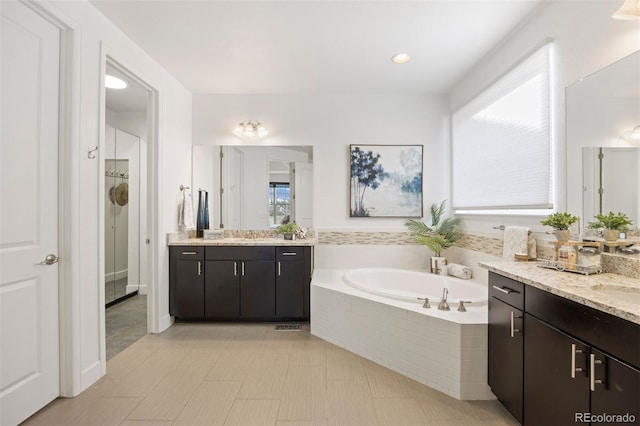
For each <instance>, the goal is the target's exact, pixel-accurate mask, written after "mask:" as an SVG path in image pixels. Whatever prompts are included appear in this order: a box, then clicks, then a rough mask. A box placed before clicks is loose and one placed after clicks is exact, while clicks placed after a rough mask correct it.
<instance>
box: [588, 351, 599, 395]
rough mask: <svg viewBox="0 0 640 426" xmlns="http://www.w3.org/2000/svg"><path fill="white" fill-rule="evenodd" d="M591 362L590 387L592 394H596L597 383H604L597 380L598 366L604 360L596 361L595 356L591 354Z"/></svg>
mask: <svg viewBox="0 0 640 426" xmlns="http://www.w3.org/2000/svg"><path fill="white" fill-rule="evenodd" d="M589 360H590V363H589V364H590V365H589V387H590V388H591V392H595V390H596V383H597V384H600V383H602V380H596V364H602V360H599V359H596V355H595V354H591V355H590V356H589Z"/></svg>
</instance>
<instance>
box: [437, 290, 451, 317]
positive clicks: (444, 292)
mask: <svg viewBox="0 0 640 426" xmlns="http://www.w3.org/2000/svg"><path fill="white" fill-rule="evenodd" d="M448 294H449V289H447V288H446V287H445V288H444V289H443V290H442V300H440V303H439V304H438V309H439V310H441V311H449V310H451V309H450V308H449V304H448V303H447V295H448Z"/></svg>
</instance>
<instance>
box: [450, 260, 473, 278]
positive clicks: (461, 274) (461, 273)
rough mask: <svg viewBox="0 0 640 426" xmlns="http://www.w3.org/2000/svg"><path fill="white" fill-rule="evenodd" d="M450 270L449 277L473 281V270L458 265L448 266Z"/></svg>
mask: <svg viewBox="0 0 640 426" xmlns="http://www.w3.org/2000/svg"><path fill="white" fill-rule="evenodd" d="M448 268H449V269H448V272H449V275H451V276H453V277H456V278H462V279H463V280H468V279H471V276H472V275H473V271H471V268H469V267H468V266H465V265H460V264H458V263H450V264H449V265H448Z"/></svg>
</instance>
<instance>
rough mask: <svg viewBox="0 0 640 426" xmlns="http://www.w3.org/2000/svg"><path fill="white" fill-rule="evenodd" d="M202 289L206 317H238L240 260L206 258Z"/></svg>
mask: <svg viewBox="0 0 640 426" xmlns="http://www.w3.org/2000/svg"><path fill="white" fill-rule="evenodd" d="M206 270H207V274H206V278H205V291H204V300H205V303H204V306H205V308H204V309H205V315H206V317H207V318H217V319H238V318H240V262H238V261H234V260H207V261H206Z"/></svg>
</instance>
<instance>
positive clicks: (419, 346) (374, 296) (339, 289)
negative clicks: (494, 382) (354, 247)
mask: <svg viewBox="0 0 640 426" xmlns="http://www.w3.org/2000/svg"><path fill="white" fill-rule="evenodd" d="M443 288H448V289H449V297H448V302H449V305H450V306H451V310H450V311H441V310H438V309H437V306H438V302H439V301H440V297H441V296H442V289H443ZM310 292H311V307H310V308H311V310H310V323H311V333H312V334H313V335H315V336H318V337H320V338H322V339H324V340H326V341H328V342H331V343H333V344H335V345H337V346H340V347H342V348H344V349H347V350H349V351H351V352H353V353H356V354H358V355H360V356H362V357H364V358H366V359H369V360H371V361H373V362H376V363H378V364H380V365H383V366H385V367H387V368H390V369H392V370H394V371H396V372H398V373H400V374H403V375H405V376H407V377H409V378H411V379H413V380H415V381H418V382H420V383H422V384H425V385H427V386H429V387H432V388H434V389H437V390H439V391H441V392H444V393H446V394H448V395H450V396H452V397H454V398H458V399H462V400H483V399H485V400H486V399H495V396H494V395H493V394H492V393H491V389H490V388H489V386H488V384H487V353H488V336H487V313H488V309H487V308H488V307H487V294H488V290H487V286H486V284H482V283H478V282H476V281H470V280H461V279H458V278H453V277H444V276H437V275H433V274H428V273H421V272H414V271H408V270H398V269H385V268H366V269H352V270H343V269H321V268H316V269H315V270H314V272H313V278H312V281H311V289H310ZM425 296H426V297H429V300H430V302H431V309H427V308H424V307H423V306H422V302H421V301H418V300H417V297H425ZM460 299H462V300H465V301H469V300H470V301H472V303H470V304H465V307H466V308H467V312H458V311H457V309H456V308H457V301H458V300H460Z"/></svg>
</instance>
